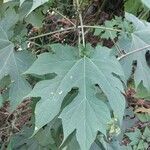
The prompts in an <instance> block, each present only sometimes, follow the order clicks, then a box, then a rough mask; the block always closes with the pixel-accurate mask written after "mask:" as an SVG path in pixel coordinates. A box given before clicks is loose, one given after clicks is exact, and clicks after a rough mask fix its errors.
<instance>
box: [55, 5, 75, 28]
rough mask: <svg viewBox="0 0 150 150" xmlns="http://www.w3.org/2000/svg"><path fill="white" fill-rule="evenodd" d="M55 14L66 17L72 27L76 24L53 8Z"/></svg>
mask: <svg viewBox="0 0 150 150" xmlns="http://www.w3.org/2000/svg"><path fill="white" fill-rule="evenodd" d="M53 10H54V11H55V12H56V13H57V14H59V15H60V16H62V17H63V18H64V19H66V20H67V21H68V22H70V23H71V24H72V25H73V26H74V27H75V26H76V25H75V24H74V23H73V22H72V21H71V20H70V19H69V18H67V17H66V16H64V15H63V14H61V13H60V12H59V11H57V10H56V9H55V8H54V9H53Z"/></svg>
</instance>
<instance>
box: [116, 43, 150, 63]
mask: <svg viewBox="0 0 150 150" xmlns="http://www.w3.org/2000/svg"><path fill="white" fill-rule="evenodd" d="M147 48H150V45H147V46H145V47H142V48H139V49H136V50H133V51H131V52H129V53H126V54H124V55H122V56H120V57H118V60H119V61H120V60H121V59H123V58H125V57H127V56H129V55H131V54H134V53H137V52H140V51H143V50H145V49H147Z"/></svg>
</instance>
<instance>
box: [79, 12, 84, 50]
mask: <svg viewBox="0 0 150 150" xmlns="http://www.w3.org/2000/svg"><path fill="white" fill-rule="evenodd" d="M79 18H80V24H81V33H82V44H83V47H85V37H84V26H83V19H82V15H81V13H79Z"/></svg>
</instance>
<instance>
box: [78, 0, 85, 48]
mask: <svg viewBox="0 0 150 150" xmlns="http://www.w3.org/2000/svg"><path fill="white" fill-rule="evenodd" d="M76 3H77V9H78V12H79V19H80V25H81V34H82V44H83V47H85V37H84V26H83V19H82V14H81V11H80V10H79V7H80V6H79V0H76Z"/></svg>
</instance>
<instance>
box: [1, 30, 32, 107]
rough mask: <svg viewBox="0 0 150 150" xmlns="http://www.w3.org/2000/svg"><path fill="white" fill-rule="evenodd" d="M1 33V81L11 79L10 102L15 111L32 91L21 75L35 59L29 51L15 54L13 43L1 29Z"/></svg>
mask: <svg viewBox="0 0 150 150" xmlns="http://www.w3.org/2000/svg"><path fill="white" fill-rule="evenodd" d="M0 33H1V34H0V79H2V78H3V77H4V76H7V75H10V77H11V81H12V83H11V86H10V92H9V100H10V103H11V106H12V109H14V108H15V107H16V106H17V105H18V104H19V103H20V102H21V101H22V100H23V97H24V96H25V95H27V94H28V93H29V92H30V91H31V87H30V85H29V84H28V82H27V81H26V80H25V79H24V78H23V77H22V76H21V74H22V73H23V72H24V71H25V70H26V69H28V67H29V66H30V65H31V64H32V62H33V57H32V56H31V55H30V54H29V53H28V52H27V51H20V52H15V50H14V45H13V43H12V42H10V41H9V40H8V37H7V35H6V32H5V31H4V30H3V29H2V28H1V27H0Z"/></svg>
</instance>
